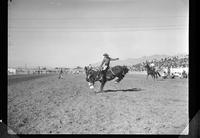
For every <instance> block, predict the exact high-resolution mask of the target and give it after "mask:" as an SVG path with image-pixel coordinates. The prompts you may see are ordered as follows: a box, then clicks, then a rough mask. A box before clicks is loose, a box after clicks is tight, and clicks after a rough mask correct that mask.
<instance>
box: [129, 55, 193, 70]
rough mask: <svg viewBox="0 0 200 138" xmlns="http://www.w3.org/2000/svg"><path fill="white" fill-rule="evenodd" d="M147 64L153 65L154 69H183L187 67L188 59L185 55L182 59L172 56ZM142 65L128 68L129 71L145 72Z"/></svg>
mask: <svg viewBox="0 0 200 138" xmlns="http://www.w3.org/2000/svg"><path fill="white" fill-rule="evenodd" d="M147 62H148V63H149V64H151V63H153V64H154V65H155V67H157V68H160V69H161V68H185V67H188V66H189V59H188V55H185V56H183V57H178V56H172V57H167V58H162V59H160V60H157V59H154V60H150V61H147ZM144 64H146V63H145V62H143V63H138V64H135V65H132V66H130V70H131V71H145V70H146V69H145V68H144Z"/></svg>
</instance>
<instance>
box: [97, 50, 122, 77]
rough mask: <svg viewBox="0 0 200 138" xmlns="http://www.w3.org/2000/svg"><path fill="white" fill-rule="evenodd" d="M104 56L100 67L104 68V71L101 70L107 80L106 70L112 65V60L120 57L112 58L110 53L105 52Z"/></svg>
mask: <svg viewBox="0 0 200 138" xmlns="http://www.w3.org/2000/svg"><path fill="white" fill-rule="evenodd" d="M103 56H104V58H103V61H102V63H101V65H100V68H101V69H102V71H101V74H102V79H103V81H105V80H106V72H107V70H108V69H109V67H110V61H115V60H119V58H111V57H109V55H108V54H107V53H104V54H103Z"/></svg>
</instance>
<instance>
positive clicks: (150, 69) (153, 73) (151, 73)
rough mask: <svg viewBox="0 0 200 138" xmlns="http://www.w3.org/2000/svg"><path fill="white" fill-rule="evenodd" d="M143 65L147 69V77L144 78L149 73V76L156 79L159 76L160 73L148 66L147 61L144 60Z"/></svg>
mask: <svg viewBox="0 0 200 138" xmlns="http://www.w3.org/2000/svg"><path fill="white" fill-rule="evenodd" d="M144 67H145V68H146V70H147V77H146V79H148V76H149V75H151V77H152V78H153V79H154V80H155V78H156V79H157V78H158V77H160V76H161V75H160V73H159V72H158V70H156V69H155V68H154V67H150V66H149V64H148V62H146V64H145V65H144Z"/></svg>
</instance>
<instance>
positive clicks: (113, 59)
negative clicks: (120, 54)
mask: <svg viewBox="0 0 200 138" xmlns="http://www.w3.org/2000/svg"><path fill="white" fill-rule="evenodd" d="M110 60H111V61H115V60H119V58H110Z"/></svg>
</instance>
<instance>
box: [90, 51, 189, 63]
mask: <svg viewBox="0 0 200 138" xmlns="http://www.w3.org/2000/svg"><path fill="white" fill-rule="evenodd" d="M186 55H187V54H176V55H173V56H178V57H182V56H186ZM167 57H172V56H170V55H152V56H143V57H141V58H128V59H125V60H117V61H114V62H111V63H110V65H111V66H115V65H127V66H129V65H135V64H138V63H142V62H146V60H147V61H149V60H150V61H151V60H153V59H156V60H161V59H162V58H167ZM100 64H101V62H97V63H94V64H92V66H99V65H100Z"/></svg>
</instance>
